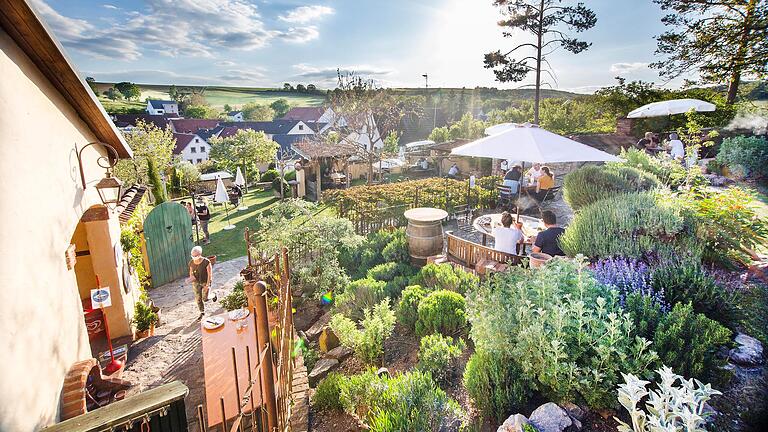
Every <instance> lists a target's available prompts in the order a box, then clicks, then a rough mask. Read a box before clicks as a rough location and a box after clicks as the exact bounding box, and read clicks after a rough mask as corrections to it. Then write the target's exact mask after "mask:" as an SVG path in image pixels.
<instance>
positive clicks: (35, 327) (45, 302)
mask: <svg viewBox="0 0 768 432" xmlns="http://www.w3.org/2000/svg"><path fill="white" fill-rule="evenodd" d="M38 16H39V15H38V14H36V13H35V12H34V11H33V9H32V7H31V6H30V5H29V2H28V0H0V71H2V79H0V100H3V101H5V103H2V104H0V130H2V131H3V145H2V146H0V170H2V172H4V173H6V174H7V175H6V176H5V177H4V179H3V181H2V182H1V183H0V194H2V196H3V200H4V202H5V203H6V204H7V205H3V206H0V224H2V226H3V227H5V228H6V229H4V230H2V231H0V254H2V256H3V257H5V259H3V260H0V284H1V285H2V286H3V287H5V289H2V290H0V328H2V329H3V330H2V332H0V346H1V347H2V349H0V365H2V367H0V430H3V431H18V432H28V431H36V430H39V429H41V428H43V427H45V426H47V425H50V424H52V423H54V422H57V421H59V420H60V419H61V418H62V417H64V415H65V414H72V413H73V409H74V408H75V406H74V405H68V399H67V397H68V393H67V392H65V391H63V389H64V382H65V376H66V375H67V372H68V370H70V368H71V367H72V365H73V364H74V363H76V362H79V361H82V360H88V359H91V358H93V357H96V356H97V355H98V352H96V351H97V350H98V348H97V347H95V346H92V343H91V340H90V339H89V335H90V333H89V328H90V326H86V321H85V317H84V314H85V313H86V311H90V310H91V302H90V298H91V297H90V296H91V290H92V289H94V288H97V286H99V283H100V286H101V287H103V288H104V289H106V290H108V292H109V294H110V297H111V303H112V305H111V306H110V307H108V308H107V309H106V311H107V314H108V316H107V322H108V324H109V328H110V331H111V333H112V338H113V339H114V338H119V337H121V336H128V335H130V334H131V333H132V329H131V318H132V315H133V310H134V302H135V301H136V299H137V298H138V296H139V289H138V287H137V286H136V285H135V283H134V281H133V279H132V278H131V277H130V275H127V276H126V273H125V272H124V269H125V267H126V266H127V263H126V256H125V255H124V254H123V251H122V249H121V243H120V222H119V212H120V211H121V209H123V207H121V206H120V205H119V204H118V202H117V201H118V199H119V197H120V196H119V192H120V188H118V187H117V186H116V183H115V182H114V181H113V180H111V177H110V176H109V174H108V173H106V172H105V168H104V167H103V166H106V165H107V164H106V162H110V163H114V162H115V161H116V160H117V159H123V158H130V157H132V152H131V149H130V148H129V147H128V145H127V144H126V142H125V140H124V139H123V138H122V136H121V135H120V133H119V132H118V130H117V128H116V127H115V125H114V124H113V123H112V121H111V120H110V118H109V116H108V115H107V113H106V112H105V111H104V109H103V108H102V107H101V105H100V104H99V102H98V100H97V98H96V96H95V95H94V94H93V92H92V91H91V90H90V88H89V87H88V85H87V84H86V83H85V81H83V79H82V78H81V76H82V75H80V74H79V73H78V72H77V71H76V70H75V69H74V68H73V66H72V63H71V62H70V61H69V60H68V58H67V57H66V56H65V55H64V54H63V52H62V51H61V48H60V45H59V43H58V42H57V41H56V40H55V39H54V37H53V36H52V35H51V34H50V33H49V32H48V30H47V28H46V26H45V25H44V24H43V23H42V22H41V21H40V20H39V19H38ZM41 125H44V127H41ZM127 186H128V185H126V188H125V189H128V188H127ZM97 281H98V282H97ZM96 311H97V312H98V309H97V310H96Z"/></svg>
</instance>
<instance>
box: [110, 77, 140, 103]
mask: <svg viewBox="0 0 768 432" xmlns="http://www.w3.org/2000/svg"><path fill="white" fill-rule="evenodd" d="M115 88H116V89H117V91H119V92H120V93H122V95H123V97H124V98H126V99H128V100H133V99H138V98H140V97H141V89H140V88H139V86H137V85H136V84H134V83H132V82H128V81H122V82H119V83H117V84H115Z"/></svg>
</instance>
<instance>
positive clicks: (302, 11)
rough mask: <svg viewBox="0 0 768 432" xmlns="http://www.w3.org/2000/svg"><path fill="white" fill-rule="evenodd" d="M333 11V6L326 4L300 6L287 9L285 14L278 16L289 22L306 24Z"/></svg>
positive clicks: (331, 13)
mask: <svg viewBox="0 0 768 432" xmlns="http://www.w3.org/2000/svg"><path fill="white" fill-rule="evenodd" d="M334 13H335V11H334V10H333V8H330V7H328V6H320V5H312V6H300V7H297V8H296V9H292V10H290V11H288V13H287V14H285V15H280V16H279V17H278V18H279V19H280V20H282V21H285V22H289V23H296V24H306V23H309V22H313V21H316V20H319V19H322V18H324V17H326V16H328V15H333V14H334Z"/></svg>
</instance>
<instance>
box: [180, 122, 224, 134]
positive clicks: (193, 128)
mask: <svg viewBox="0 0 768 432" xmlns="http://www.w3.org/2000/svg"><path fill="white" fill-rule="evenodd" d="M169 121H170V122H171V125H172V126H173V130H174V132H176V133H183V134H189V133H195V132H197V130H198V129H213V128H215V127H216V126H217V125H218V124H219V120H215V119H212V120H206V119H172V120H169Z"/></svg>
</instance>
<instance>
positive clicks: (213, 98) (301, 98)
mask: <svg viewBox="0 0 768 432" xmlns="http://www.w3.org/2000/svg"><path fill="white" fill-rule="evenodd" d="M112 85H113V84H112V83H97V88H98V89H99V93H102V92H104V91H105V90H106V89H108V88H109V87H111V86H112ZM139 87H140V88H141V97H140V98H139V101H111V100H109V99H107V98H105V97H104V96H99V100H100V101H101V103H102V105H103V106H104V109H106V110H107V111H114V110H119V109H126V108H134V109H136V108H138V109H142V108H144V107H145V106H146V102H143V101H144V100H145V99H146V98H151V99H169V96H168V86H167V85H148V84H139ZM178 87H179V88H182V87H184V88H188V87H187V86H178ZM194 88H195V89H198V90H200V91H202V93H203V96H205V100H206V101H207V102H208V103H209V104H210V105H212V106H214V107H216V108H221V109H223V108H224V105H229V106H231V107H232V108H239V107H241V106H243V105H245V104H247V103H250V102H256V103H258V104H262V105H268V104H271V103H272V102H274V101H276V100H278V99H286V100H287V101H288V103H289V104H291V105H292V106H320V105H322V104H323V102H324V101H325V97H324V96H320V95H313V94H303V93H295V92H286V91H283V90H282V89H268V88H249V87H216V86H212V87H194Z"/></svg>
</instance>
